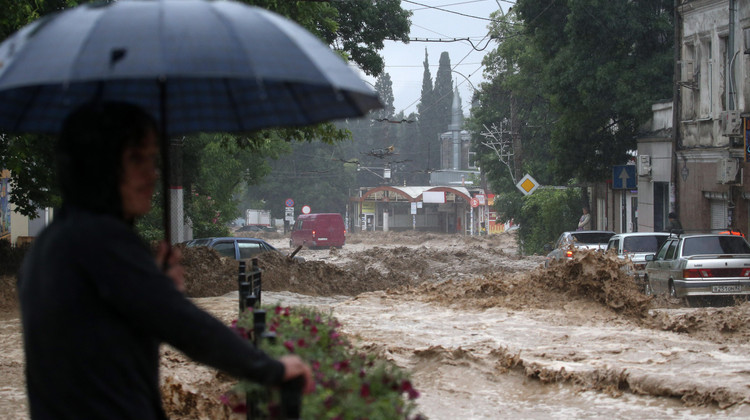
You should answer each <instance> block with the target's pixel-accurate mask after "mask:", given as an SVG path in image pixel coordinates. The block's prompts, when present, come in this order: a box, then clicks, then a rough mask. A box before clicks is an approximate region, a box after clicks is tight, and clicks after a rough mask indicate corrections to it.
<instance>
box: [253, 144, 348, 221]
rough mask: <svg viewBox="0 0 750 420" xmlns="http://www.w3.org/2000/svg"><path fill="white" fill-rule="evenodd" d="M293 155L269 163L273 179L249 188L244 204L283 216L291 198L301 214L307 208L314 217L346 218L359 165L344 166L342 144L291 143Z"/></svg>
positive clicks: (270, 178)
mask: <svg viewBox="0 0 750 420" xmlns="http://www.w3.org/2000/svg"><path fill="white" fill-rule="evenodd" d="M288 146H289V147H290V149H291V150H290V153H288V154H285V155H283V156H281V157H279V159H278V160H268V164H269V165H270V167H271V173H270V175H269V176H268V177H267V178H266V179H265V181H264V182H263V183H262V184H259V185H254V186H250V187H248V189H247V191H246V192H245V193H244V197H243V204H245V205H252V206H255V207H254V208H258V207H261V208H263V209H267V210H271V214H272V215H273V217H275V218H281V217H283V215H284V207H285V206H284V202H285V200H286V199H287V198H292V199H293V200H294V202H295V207H296V210H297V212H298V213H299V211H300V208H301V207H302V206H303V205H308V206H310V207H311V208H312V211H313V212H314V213H341V214H345V212H346V209H347V204H348V202H349V196H350V194H351V193H353V192H354V190H353V189H354V188H355V187H356V182H355V180H356V173H357V164H356V163H345V161H346V160H347V159H346V158H345V156H344V155H343V153H342V148H341V145H340V144H335V145H331V144H324V143H320V142H316V143H289V144H288Z"/></svg>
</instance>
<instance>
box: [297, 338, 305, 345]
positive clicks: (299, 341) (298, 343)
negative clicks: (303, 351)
mask: <svg viewBox="0 0 750 420" xmlns="http://www.w3.org/2000/svg"><path fill="white" fill-rule="evenodd" d="M306 346H307V343H305V339H304V338H300V339H299V340H297V347H306Z"/></svg>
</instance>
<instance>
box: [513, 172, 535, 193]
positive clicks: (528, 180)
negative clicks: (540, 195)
mask: <svg viewBox="0 0 750 420" xmlns="http://www.w3.org/2000/svg"><path fill="white" fill-rule="evenodd" d="M516 187H518V189H519V190H521V192H522V193H524V195H529V194H531V193H533V192H534V190H536V189H537V188H538V187H539V183H538V182H536V179H534V178H532V177H531V175H529V174H526V176H524V177H523V178H521V180H520V181H518V184H516Z"/></svg>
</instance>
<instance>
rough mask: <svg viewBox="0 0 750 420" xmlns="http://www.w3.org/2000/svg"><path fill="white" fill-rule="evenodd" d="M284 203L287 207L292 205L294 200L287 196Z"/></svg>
mask: <svg viewBox="0 0 750 420" xmlns="http://www.w3.org/2000/svg"><path fill="white" fill-rule="evenodd" d="M284 205H286V206H287V207H294V200H292V199H291V198H287V199H286V201H285V202H284Z"/></svg>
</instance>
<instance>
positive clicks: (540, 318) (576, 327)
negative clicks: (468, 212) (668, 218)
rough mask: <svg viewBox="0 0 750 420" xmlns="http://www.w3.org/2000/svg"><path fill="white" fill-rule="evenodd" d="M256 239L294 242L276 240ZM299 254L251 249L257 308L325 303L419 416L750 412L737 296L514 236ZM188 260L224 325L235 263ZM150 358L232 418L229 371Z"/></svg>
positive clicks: (360, 243) (177, 414)
mask: <svg viewBox="0 0 750 420" xmlns="http://www.w3.org/2000/svg"><path fill="white" fill-rule="evenodd" d="M266 239H267V240H268V241H269V242H270V243H272V244H273V245H274V246H277V247H278V248H279V249H281V250H282V252H284V253H289V252H291V251H293V250H291V249H289V248H288V238H285V237H283V236H282V235H273V234H268V235H267V236H266ZM297 255H299V256H301V257H303V258H305V261H304V262H299V261H290V260H289V259H286V258H284V257H283V256H282V255H275V256H274V255H269V256H265V257H263V258H261V261H260V263H261V267H262V268H263V269H264V272H263V285H264V294H263V301H264V303H268V304H272V303H279V304H281V305H284V306H313V307H316V308H318V309H320V310H323V311H327V312H328V311H330V312H331V313H332V314H333V315H334V316H335V317H336V318H337V319H338V320H339V321H340V323H341V324H342V327H341V331H342V332H343V333H345V334H346V335H347V336H348V337H349V338H350V340H351V341H352V342H353V343H355V344H356V345H357V346H359V347H360V348H362V349H364V350H366V351H368V352H372V353H376V354H378V355H380V356H381V357H384V358H388V359H390V360H392V361H394V362H395V363H396V364H398V365H399V366H401V367H403V368H405V369H408V370H409V371H410V372H411V374H412V376H413V379H414V385H415V387H416V388H417V389H418V390H419V391H420V397H419V398H418V399H417V402H418V404H419V411H420V412H421V413H422V414H424V415H425V416H426V417H428V418H430V419H500V418H525V419H547V418H566V419H568V418H569V419H574V418H575V419H580V418H618V419H619V418H623V419H624V418H659V419H672V418H674V419H678V418H679V419H703V418H706V419H708V418H750V404H748V402H750V344H748V337H749V336H750V323H748V321H749V320H750V304H748V303H737V304H736V305H733V306H727V307H706V308H686V307H683V306H682V304H681V302H680V301H677V300H671V299H668V298H666V297H656V298H649V297H646V296H644V295H643V294H641V293H640V292H639V291H638V289H637V287H636V285H635V283H634V282H633V281H632V279H630V278H628V277H627V276H626V275H625V274H624V272H623V271H622V270H621V263H620V262H618V261H617V258H615V257H613V256H608V255H601V254H596V253H592V254H584V255H579V256H578V257H576V259H574V260H573V261H569V262H566V263H564V264H557V265H553V266H551V267H549V268H544V258H543V257H540V256H520V255H518V253H517V248H516V243H515V237H514V235H513V234H500V235H492V236H489V237H482V238H477V237H464V236H457V235H437V234H425V233H412V232H406V233H394V232H387V233H383V232H377V233H360V234H354V235H350V237H349V238H348V242H347V245H345V246H344V247H343V248H342V249H332V250H328V249H324V250H308V249H302V250H301V251H299V253H298V254H297ZM185 265H186V268H187V270H188V279H187V280H188V292H187V293H188V294H189V295H190V296H191V298H193V299H195V301H196V303H197V304H199V305H200V306H202V307H203V308H205V309H206V310H208V311H210V312H212V313H214V314H215V315H216V316H217V317H219V318H220V319H222V320H224V321H226V322H231V320H232V319H233V318H234V317H236V314H237V306H238V305H237V292H236V291H235V284H234V278H235V277H234V273H235V270H236V262H234V261H227V260H223V259H221V258H219V257H218V256H217V255H216V254H215V253H213V252H206V251H193V250H186V252H185ZM227 277H228V278H229V280H227ZM12 283H13V282H12V281H10V280H9V279H4V284H5V285H6V286H9V285H12ZM6 288H7V287H6ZM9 300H12V299H9V298H8V296H7V295H4V296H0V304H2V306H0V307H1V308H3V309H4V312H3V316H2V318H0V350H1V351H0V377H2V378H3V379H2V384H1V385H0V418H21V419H23V418H27V417H28V416H27V414H26V401H25V393H24V387H23V353H22V350H21V342H22V338H21V333H20V323H19V321H18V319H17V309H14V308H13V305H12V302H11V304H9V303H8V301H9ZM162 353H163V357H162V368H161V369H162V370H161V376H162V383H163V385H162V391H163V393H164V401H165V407H166V408H167V410H168V413H169V415H170V417H171V418H179V419H189V418H207V419H214V418H229V417H231V415H229V414H228V413H227V411H226V409H225V408H224V407H223V406H221V404H219V403H218V396H219V395H221V393H222V392H223V391H224V390H226V389H228V388H229V387H231V385H232V384H233V380H232V379H231V378H228V377H226V376H225V375H221V374H217V373H216V372H215V371H213V370H211V369H208V368H206V367H203V366H199V365H196V364H195V363H193V362H191V361H190V360H188V359H187V358H185V357H184V356H183V355H182V354H180V353H179V352H177V351H175V350H173V349H171V348H168V347H166V346H165V347H164V349H163V351H162ZM235 418H241V417H235Z"/></svg>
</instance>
